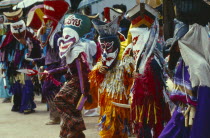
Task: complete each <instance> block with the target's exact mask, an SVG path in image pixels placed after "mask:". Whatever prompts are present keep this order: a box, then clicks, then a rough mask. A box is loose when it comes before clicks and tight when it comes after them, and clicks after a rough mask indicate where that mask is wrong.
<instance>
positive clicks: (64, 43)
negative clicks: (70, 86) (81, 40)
mask: <svg viewBox="0 0 210 138" xmlns="http://www.w3.org/2000/svg"><path fill="white" fill-rule="evenodd" d="M75 42H76V38H75V37H71V36H70V35H66V36H65V37H62V38H59V40H58V45H59V49H60V51H61V52H66V51H67V50H68V49H69V47H71V46H72V45H73V44H74V43H75Z"/></svg>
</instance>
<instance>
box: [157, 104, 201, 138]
mask: <svg viewBox="0 0 210 138" xmlns="http://www.w3.org/2000/svg"><path fill="white" fill-rule="evenodd" d="M184 123H185V118H184V116H183V114H182V113H180V112H179V111H178V108H176V109H175V111H174V113H173V116H172V117H171V120H170V121H169V122H168V124H167V125H166V126H165V128H164V129H163V131H162V132H161V134H160V136H159V137H158V138H189V134H190V130H189V128H186V127H185V124H184ZM197 138H198V137H197Z"/></svg>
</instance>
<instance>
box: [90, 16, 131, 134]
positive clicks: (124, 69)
mask: <svg viewBox="0 0 210 138" xmlns="http://www.w3.org/2000/svg"><path fill="white" fill-rule="evenodd" d="M118 19H119V18H115V19H114V20H113V21H112V22H111V23H104V22H101V21H98V20H93V24H94V27H95V28H96V30H97V31H98V33H99V35H100V45H101V48H102V59H101V61H99V62H98V63H97V64H96V65H95V66H94V68H93V70H92V71H91V72H90V74H89V81H90V93H91V94H92V96H93V97H94V98H93V103H92V105H87V108H90V107H92V108H94V107H97V105H99V107H100V118H99V124H98V127H99V130H100V132H99V134H100V136H101V137H103V138H107V137H111V138H116V137H121V138H126V137H128V136H129V135H130V134H131V125H130V109H129V107H127V108H121V107H119V105H121V104H129V98H130V88H131V85H132V80H133V79H132V75H131V74H132V71H133V63H134V60H133V57H130V56H129V57H127V58H126V62H124V64H120V63H121V60H120V59H121V58H120V57H119V51H121V48H120V41H119V38H118V37H117V30H118V27H119V26H118V24H117V22H118ZM105 28H106V29H107V30H106V31H107V32H106V31H104V30H105ZM120 55H122V54H120ZM103 66H105V67H107V72H106V73H105V74H103V73H101V72H100V68H101V67H103ZM97 102H98V103H97ZM116 104H117V105H116Z"/></svg>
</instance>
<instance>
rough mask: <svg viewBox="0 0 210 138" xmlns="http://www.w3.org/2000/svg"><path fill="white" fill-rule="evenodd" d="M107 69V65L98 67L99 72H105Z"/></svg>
mask: <svg viewBox="0 0 210 138" xmlns="http://www.w3.org/2000/svg"><path fill="white" fill-rule="evenodd" d="M107 71H108V67H107V66H101V67H100V68H99V72H100V73H102V74H106V73H107Z"/></svg>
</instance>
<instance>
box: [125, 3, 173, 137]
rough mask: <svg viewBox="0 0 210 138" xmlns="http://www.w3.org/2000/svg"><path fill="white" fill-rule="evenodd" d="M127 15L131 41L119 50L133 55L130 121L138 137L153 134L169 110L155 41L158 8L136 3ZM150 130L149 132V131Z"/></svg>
mask: <svg viewBox="0 0 210 138" xmlns="http://www.w3.org/2000/svg"><path fill="white" fill-rule="evenodd" d="M127 16H128V17H129V18H130V19H131V23H132V28H131V29H130V32H131V35H132V43H131V44H130V45H128V46H127V47H126V49H125V51H124V54H123V61H124V58H125V57H126V55H131V53H132V56H133V57H134V59H135V70H134V72H135V74H136V75H135V76H136V77H135V80H134V84H133V87H132V90H131V91H132V94H133V99H132V104H131V121H132V123H133V125H134V133H136V134H137V137H138V138H148V137H154V138H157V137H158V136H159V134H160V133H161V131H162V129H163V127H164V123H165V122H166V121H168V119H169V117H170V112H169V108H168V105H167V104H166V103H165V99H164V94H163V91H164V86H165V82H164V77H163V65H164V59H163V55H162V50H161V46H160V44H159V43H158V38H159V24H158V21H157V17H159V14H158V12H157V11H156V10H155V9H153V8H151V7H150V6H149V5H147V4H144V3H141V4H139V5H136V6H135V7H134V8H132V9H131V10H130V11H128V13H127ZM152 132H153V133H152Z"/></svg>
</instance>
